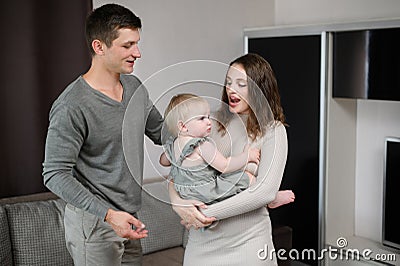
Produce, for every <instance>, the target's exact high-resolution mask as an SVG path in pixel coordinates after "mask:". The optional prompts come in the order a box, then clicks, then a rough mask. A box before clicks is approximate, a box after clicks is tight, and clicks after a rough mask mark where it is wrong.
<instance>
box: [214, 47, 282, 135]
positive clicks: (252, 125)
mask: <svg viewBox="0 0 400 266" xmlns="http://www.w3.org/2000/svg"><path fill="white" fill-rule="evenodd" d="M232 65H240V66H242V67H243V69H244V70H245V71H246V75H247V86H248V93H249V94H248V95H249V99H248V100H249V102H248V104H249V107H250V114H249V117H248V119H247V125H246V129H247V134H248V136H249V137H250V138H251V139H252V140H255V139H256V138H257V137H262V136H264V134H265V132H266V129H267V125H268V124H270V122H272V121H275V122H276V121H280V122H281V123H282V124H284V125H286V123H285V115H284V113H283V108H282V106H281V98H280V95H279V89H278V83H277V81H276V78H275V74H274V72H273V70H272V68H271V66H270V64H269V63H268V62H267V61H266V60H265V59H264V58H263V57H261V56H260V55H257V54H252V53H249V54H246V55H243V56H241V57H239V58H237V59H235V60H234V61H232V62H231V63H230V64H229V67H232ZM221 100H222V101H223V102H224V103H225V104H222V105H221V108H220V109H219V111H218V112H217V114H216V118H217V121H218V124H219V125H218V131H219V132H221V133H222V134H225V132H226V129H225V128H226V126H227V125H228V124H229V122H230V121H231V119H232V117H233V115H234V114H232V113H231V112H230V111H229V108H228V106H229V99H228V95H227V93H226V81H225V85H224V90H223V92H222V98H221ZM266 105H269V108H270V110H271V111H272V114H271V111H269V108H268V106H266Z"/></svg>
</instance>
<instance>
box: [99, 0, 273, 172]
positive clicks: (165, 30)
mask: <svg viewBox="0 0 400 266" xmlns="http://www.w3.org/2000/svg"><path fill="white" fill-rule="evenodd" d="M112 2H114V3H117V4H121V5H124V6H126V7H128V8H130V9H131V10H132V11H133V12H134V13H135V14H136V15H137V16H139V17H140V18H141V20H142V24H143V27H142V33H141V41H140V44H139V47H140V50H141V53H142V58H141V59H140V60H138V61H137V62H138V63H137V65H135V70H134V74H136V75H137V76H138V77H139V78H140V79H141V80H142V81H143V82H145V84H146V86H147V85H149V86H148V87H147V88H148V90H149V91H150V96H151V98H152V99H153V101H154V102H155V104H156V106H157V107H158V108H159V109H160V111H161V112H163V111H164V108H165V104H166V102H167V100H168V99H169V97H170V96H171V94H173V93H176V92H177V91H178V90H188V89H191V88H183V87H182V88H179V89H174V90H173V91H172V92H170V93H169V94H165V92H166V91H167V90H168V89H171V88H172V87H173V86H174V85H173V84H172V82H175V85H176V84H177V83H179V82H183V81H187V80H188V76H189V77H190V76H193V74H194V73H189V74H188V73H186V74H184V73H183V72H182V71H183V70H182V68H181V67H180V66H179V65H178V66H173V65H174V64H177V63H180V62H185V61H188V60H199V59H200V60H213V61H216V62H217V63H215V64H212V66H208V65H207V66H202V68H200V70H198V69H199V67H198V64H194V65H193V64H191V65H189V70H190V71H188V67H186V69H185V71H186V72H194V71H199V72H201V74H202V75H203V79H207V80H208V81H210V80H214V81H216V82H218V83H221V82H222V81H223V80H224V78H225V77H224V76H225V72H226V67H225V66H223V65H222V66H221V65H220V64H219V63H218V62H222V63H225V64H228V63H229V62H230V61H232V60H233V59H235V58H236V57H238V56H240V55H242V54H243V43H244V41H243V29H244V28H247V27H259V26H265V25H272V24H273V22H274V1H273V0H250V1H241V0H218V1H212V0H203V1H197V0H169V1H162V0H158V1H156V0H153V1H144V0H142V1H139V0H115V1H107V0H93V6H94V8H96V7H98V6H101V5H103V4H105V3H112ZM170 66H173V67H170ZM166 67H169V68H168V69H167V70H164V71H162V73H160V72H158V71H160V70H162V69H164V68H166ZM157 72H158V73H157ZM155 73H157V74H156V75H155V76H152V75H153V74H155ZM163 73H164V74H165V75H164V74H163ZM205 73H208V74H209V75H210V76H211V77H204V74H205ZM199 74H200V73H199ZM185 75H186V76H185ZM183 76H185V77H183ZM149 77H151V80H148V78H149ZM161 77H163V78H161ZM150 83H151V85H150ZM166 84H168V85H166ZM190 86H191V87H192V88H193V87H195V89H197V90H198V91H199V90H208V92H206V94H213V95H214V97H216V98H220V88H219V87H218V86H216V85H210V84H206V85H204V84H199V83H196V84H194V85H193V84H192V85H190ZM190 86H189V87H190ZM186 87H187V86H186ZM204 87H207V88H204ZM202 93H203V91H202V92H201V94H202ZM199 94H200V93H199ZM160 96H162V97H160ZM145 146H146V151H147V152H146V154H145V156H146V159H145V165H144V167H145V168H144V177H145V178H146V177H153V176H158V175H159V174H166V173H167V169H163V168H161V167H159V166H158V157H159V155H160V153H161V151H162V150H161V148H156V147H154V146H153V145H152V144H150V143H149V142H148V141H146V145H145Z"/></svg>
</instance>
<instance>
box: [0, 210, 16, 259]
mask: <svg viewBox="0 0 400 266" xmlns="http://www.w3.org/2000/svg"><path fill="white" fill-rule="evenodd" d="M0 243H1V245H0V265H12V264H13V261H12V253H11V242H10V231H9V230H8V219H7V213H6V210H5V209H4V208H3V206H0Z"/></svg>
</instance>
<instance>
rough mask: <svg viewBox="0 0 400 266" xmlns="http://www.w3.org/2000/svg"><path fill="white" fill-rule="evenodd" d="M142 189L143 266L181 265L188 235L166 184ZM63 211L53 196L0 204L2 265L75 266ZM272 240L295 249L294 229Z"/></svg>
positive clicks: (283, 228)
mask: <svg viewBox="0 0 400 266" xmlns="http://www.w3.org/2000/svg"><path fill="white" fill-rule="evenodd" d="M143 188H144V189H143V201H142V209H141V210H140V211H139V212H138V217H139V219H140V220H141V221H143V222H144V223H145V224H146V227H147V229H148V230H149V236H148V237H147V238H145V239H143V240H142V246H143V253H144V257H143V265H144V266H153V265H166V266H175V265H182V261H183V253H184V247H185V244H186V240H187V231H186V229H185V228H184V227H183V226H182V225H181V224H180V223H179V221H180V220H179V217H178V216H177V215H176V214H175V213H174V211H173V210H172V208H171V207H170V205H169V204H168V203H167V202H168V193H167V189H166V184H165V183H163V182H160V180H158V179H157V180H149V181H148V182H147V183H146V184H145V185H144V186H143ZM64 207H65V202H64V201H63V200H61V199H59V198H57V197H56V196H55V195H54V194H52V193H51V192H45V193H39V194H33V195H27V196H19V197H13V198H5V199H0V243H1V246H0V265H1V266H3V265H5V266H8V265H29V266H31V265H40V266H41V265H51V266H53V265H73V262H72V259H71V257H70V255H69V253H68V251H67V249H66V247H65V239H64V226H63V214H64ZM273 237H274V241H275V245H276V248H286V249H290V248H291V241H292V232H291V228H289V227H287V226H280V227H277V228H274V230H273ZM282 265H283V264H282Z"/></svg>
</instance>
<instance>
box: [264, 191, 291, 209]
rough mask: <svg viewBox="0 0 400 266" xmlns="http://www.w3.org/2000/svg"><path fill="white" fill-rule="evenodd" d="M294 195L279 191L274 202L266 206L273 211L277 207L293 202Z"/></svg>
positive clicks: (289, 192)
mask: <svg viewBox="0 0 400 266" xmlns="http://www.w3.org/2000/svg"><path fill="white" fill-rule="evenodd" d="M294 198H295V196H294V193H293V191H291V190H279V191H278V193H276V197H275V199H274V201H272V202H270V203H269V204H268V208H271V209H274V208H277V207H279V206H282V205H285V204H288V203H291V202H293V201H294Z"/></svg>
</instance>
